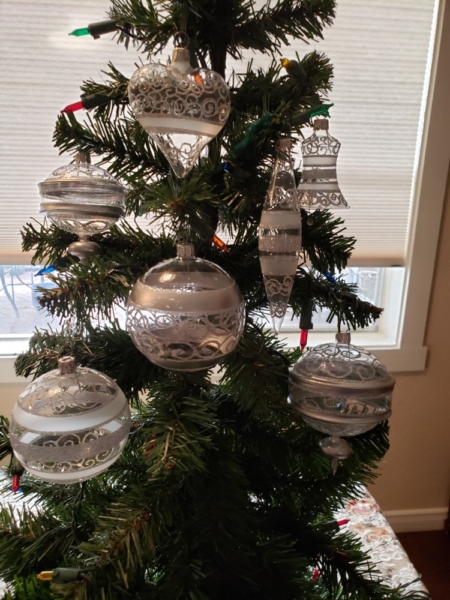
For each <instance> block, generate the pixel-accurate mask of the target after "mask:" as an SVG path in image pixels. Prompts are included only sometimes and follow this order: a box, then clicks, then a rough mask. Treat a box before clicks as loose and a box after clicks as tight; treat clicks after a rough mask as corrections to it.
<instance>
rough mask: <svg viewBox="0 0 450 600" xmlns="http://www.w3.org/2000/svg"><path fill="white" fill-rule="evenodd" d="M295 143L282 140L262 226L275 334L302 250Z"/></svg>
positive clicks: (262, 249)
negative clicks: (292, 155) (295, 174)
mask: <svg viewBox="0 0 450 600" xmlns="http://www.w3.org/2000/svg"><path fill="white" fill-rule="evenodd" d="M291 147H292V140H290V139H289V138H286V139H281V140H278V142H277V146H276V150H277V155H276V158H275V164H274V168H273V173H272V179H271V181H270V185H269V189H268V192H267V196H266V201H265V203H264V206H263V211H262V214H261V221H260V224H259V239H258V248H259V260H260V263H261V271H262V274H263V280H264V285H265V288H266V294H267V299H268V300H269V307H270V315H271V317H272V322H273V326H274V328H275V331H277V332H278V331H279V330H280V327H281V324H282V323H283V319H284V316H285V314H286V310H287V307H288V302H289V297H290V295H291V291H292V286H293V285H294V277H295V273H296V270H297V265H298V259H299V256H300V252H301V249H302V218H301V213H300V207H299V204H298V191H297V188H296V186H295V177H294V171H293V168H292V159H291Z"/></svg>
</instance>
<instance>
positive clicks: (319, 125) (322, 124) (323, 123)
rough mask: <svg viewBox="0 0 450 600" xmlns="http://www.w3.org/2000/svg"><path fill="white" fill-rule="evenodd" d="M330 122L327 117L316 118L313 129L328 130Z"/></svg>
mask: <svg viewBox="0 0 450 600" xmlns="http://www.w3.org/2000/svg"><path fill="white" fill-rule="evenodd" d="M329 124H330V122H329V121H328V119H316V120H315V121H314V123H313V127H314V129H323V130H324V131H328V129H329Z"/></svg>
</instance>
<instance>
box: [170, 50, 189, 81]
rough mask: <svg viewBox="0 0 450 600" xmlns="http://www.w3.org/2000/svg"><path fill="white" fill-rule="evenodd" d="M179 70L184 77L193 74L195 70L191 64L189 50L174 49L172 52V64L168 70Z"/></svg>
mask: <svg viewBox="0 0 450 600" xmlns="http://www.w3.org/2000/svg"><path fill="white" fill-rule="evenodd" d="M172 69H177V71H179V72H180V73H182V74H183V75H186V74H189V73H192V72H193V71H194V69H193V68H192V66H191V63H190V55H189V50H188V49H187V48H174V49H173V52H172V62H171V63H170V65H169V66H168V70H169V71H170V70H172Z"/></svg>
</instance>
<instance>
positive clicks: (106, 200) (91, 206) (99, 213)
mask: <svg viewBox="0 0 450 600" xmlns="http://www.w3.org/2000/svg"><path fill="white" fill-rule="evenodd" d="M39 192H40V194H41V197H42V201H41V206H40V212H41V214H44V215H46V216H47V217H48V218H49V219H50V221H51V222H52V223H54V225H56V226H57V227H59V228H60V229H64V231H69V232H70V233H75V234H76V235H78V236H79V238H80V239H79V241H77V242H73V244H71V245H70V246H69V252H70V253H71V254H73V255H74V256H78V257H79V258H80V261H81V262H82V263H85V262H86V261H87V258H88V256H89V255H90V254H95V253H96V252H97V251H98V244H96V243H95V242H92V241H90V240H89V236H90V235H94V234H97V233H103V232H104V231H106V230H108V229H109V228H110V227H111V226H112V225H114V223H116V222H117V221H118V220H119V219H120V218H123V217H124V216H125V192H126V189H125V188H124V187H123V186H122V185H121V184H120V183H119V182H118V181H117V180H116V179H114V177H112V176H111V175H110V174H109V173H108V172H107V171H105V170H104V169H101V168H100V167H97V166H95V165H91V163H90V158H89V154H88V153H86V152H79V153H78V154H77V156H76V158H75V163H72V164H70V165H65V166H64V167H60V168H59V169H56V171H54V172H53V173H51V175H49V176H48V177H47V179H46V180H45V181H43V182H41V183H39Z"/></svg>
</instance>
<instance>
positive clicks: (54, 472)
mask: <svg viewBox="0 0 450 600" xmlns="http://www.w3.org/2000/svg"><path fill="white" fill-rule="evenodd" d="M58 362H59V369H56V370H54V371H50V372H49V373H46V374H45V375H42V376H41V377H38V378H37V379H35V381H33V382H32V383H30V385H29V386H28V387H27V388H26V389H25V390H24V391H23V392H22V394H21V395H20V397H19V399H18V401H17V402H16V404H15V406H14V409H13V413H12V418H11V423H10V428H9V436H10V440H11V446H12V449H13V451H14V455H15V456H16V458H17V459H18V460H19V461H20V463H21V464H22V465H23V466H24V467H25V469H26V470H27V471H28V472H29V473H31V474H32V475H34V476H36V477H38V478H39V479H43V480H44V481H50V482H53V483H76V482H78V481H85V480H87V479H92V478H93V477H96V476H97V475H99V474H100V473H102V472H103V471H105V470H106V469H107V468H108V467H109V466H110V465H112V464H113V463H114V462H115V461H116V460H117V459H118V458H119V456H120V454H121V452H122V450H123V448H124V446H125V444H126V442H127V439H128V434H129V432H130V426H131V419H130V410H129V408H128V403H127V400H126V398H125V396H124V394H123V392H122V390H121V389H120V388H119V386H118V385H117V384H116V383H115V382H114V381H113V380H112V379H110V378H109V377H107V376H106V375H104V374H103V373H100V372H99V371H95V370H94V369H88V368H86V367H77V366H76V364H75V359H74V358H73V357H71V356H66V357H64V358H60V359H59V361H58Z"/></svg>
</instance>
